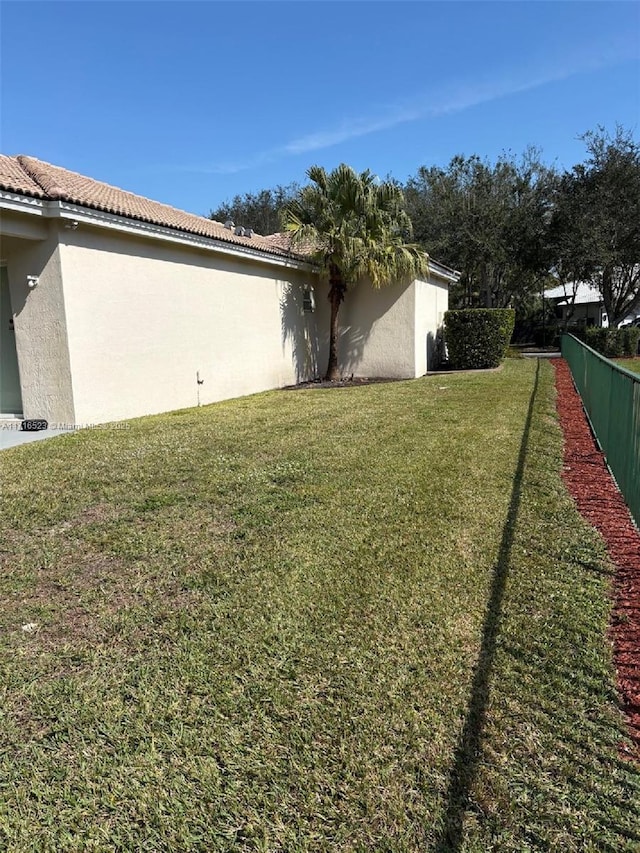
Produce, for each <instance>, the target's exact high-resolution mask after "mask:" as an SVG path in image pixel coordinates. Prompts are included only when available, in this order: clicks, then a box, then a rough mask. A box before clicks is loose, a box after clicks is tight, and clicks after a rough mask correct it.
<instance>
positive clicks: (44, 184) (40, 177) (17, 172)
mask: <svg viewBox="0 0 640 853" xmlns="http://www.w3.org/2000/svg"><path fill="white" fill-rule="evenodd" d="M0 189H3V190H9V191H12V192H18V193H23V194H24V195H29V196H35V197H37V198H45V199H50V200H54V201H64V202H68V203H70V204H77V205H80V206H82V207H88V208H93V209H94V210H101V211H104V212H106V213H112V214H116V215H118V216H124V217H126V218H128V219H134V220H137V221H139V222H149V223H152V224H154V225H161V226H164V227H166V228H173V229H175V230H177V231H184V232H187V233H189V234H198V235H200V236H202V237H208V238H210V239H213V240H220V241H221V242H224V243H232V244H236V245H238V246H246V247H248V248H251V249H257V250H258V251H262V252H266V253H268V254H271V255H279V256H292V255H295V256H297V257H300V256H301V253H300V252H295V253H294V252H291V251H290V249H289V246H288V245H285V243H284V241H281V240H277V239H272V238H271V237H262V236H260V235H259V234H254V235H253V236H252V237H244V236H241V235H237V234H235V233H234V232H233V231H231V230H229V229H228V228H225V226H224V225H223V224H222V223H220V222H215V221H213V220H211V219H207V218H205V217H204V216H196V215H195V214H193V213H186V212H185V211H183V210H178V209H177V208H175V207H171V206H170V205H168V204H161V203H160V202H158V201H152V200H151V199H148V198H144V196H139V195H135V193H130V192H126V191H125V190H121V189H118V188H117V187H112V186H110V185H109V184H105V183H102V182H101V181H95V180H93V179H92V178H87V177H85V176H84V175H79V174H78V173H77V172H70V171H69V170H68V169H63V168H61V167H60V166H53V165H51V164H50V163H45V162H43V161H42V160H37V159H36V158H35V157H27V156H24V155H20V156H18V157H7V156H5V155H0ZM273 236H274V237H280V236H284V237H286V236H287V235H273Z"/></svg>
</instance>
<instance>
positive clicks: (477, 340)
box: [444, 308, 516, 370]
mask: <svg viewBox="0 0 640 853" xmlns="http://www.w3.org/2000/svg"><path fill="white" fill-rule="evenodd" d="M515 319H516V312H515V311H514V310H513V309H512V308H467V309H464V310H462V311H447V312H446V314H445V315H444V337H445V341H446V344H447V349H448V351H449V361H450V363H451V367H453V368H456V369H457V370H473V369H482V368H488V367H497V366H498V365H499V364H500V363H501V361H502V359H503V358H504V357H505V354H506V352H507V347H508V346H509V342H510V340H511V335H512V333H513V325H514V323H515Z"/></svg>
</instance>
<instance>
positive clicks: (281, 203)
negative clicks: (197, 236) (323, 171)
mask: <svg viewBox="0 0 640 853" xmlns="http://www.w3.org/2000/svg"><path fill="white" fill-rule="evenodd" d="M299 190H300V185H299V184H297V183H295V182H293V183H290V184H286V186H282V185H278V186H276V187H274V188H273V189H264V190H259V191H258V192H254V193H243V194H242V195H236V196H234V197H233V198H232V199H230V200H228V201H225V202H223V203H222V204H221V205H219V206H218V207H217V208H216V209H215V210H212V211H211V213H210V214H209V219H214V220H216V222H227V221H228V220H229V219H230V220H231V221H232V222H234V223H235V224H236V225H243V226H244V227H246V228H253V230H254V231H255V232H256V233H257V234H275V233H276V232H277V231H281V230H282V213H283V211H284V208H285V207H286V206H287V204H288V203H289V202H290V201H291V200H292V199H293V198H295V196H296V195H297V193H298V192H299Z"/></svg>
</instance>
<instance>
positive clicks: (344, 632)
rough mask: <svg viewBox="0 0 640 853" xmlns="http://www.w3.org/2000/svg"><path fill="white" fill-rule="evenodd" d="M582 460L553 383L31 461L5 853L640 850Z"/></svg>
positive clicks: (225, 419)
mask: <svg viewBox="0 0 640 853" xmlns="http://www.w3.org/2000/svg"><path fill="white" fill-rule="evenodd" d="M561 451H562V438H561V435H560V433H559V429H558V426H557V423H556V419H555V409H554V390H553V374H552V368H551V367H550V366H549V365H548V364H546V363H541V364H540V366H538V365H537V363H536V362H535V361H531V360H528V359H522V360H508V361H507V362H506V363H505V366H504V368H503V369H502V370H501V371H500V372H497V373H490V374H469V375H452V376H445V377H443V376H435V377H430V378H427V379H423V380H416V381H412V382H402V383H391V384H387V385H371V386H366V387H360V388H345V389H333V390H309V391H294V392H290V391H289V392H272V393H268V394H263V395H257V396H254V397H251V398H245V399H241V400H237V401H231V402H226V403H222V404H218V405H215V406H210V407H206V408H202V409H197V410H189V411H185V412H179V413H175V414H172V415H166V416H161V417H154V418H145V419H141V420H138V421H134V422H132V423H131V427H130V429H128V430H126V431H124V430H118V431H98V430H94V431H84V432H81V433H78V434H76V435H72V436H66V437H63V438H60V439H53V440H51V441H47V442H36V443H34V444H30V445H28V446H25V447H22V448H17V449H14V450H11V451H5V452H4V453H3V455H2V461H3V466H2V469H3V470H2V475H3V497H4V504H3V506H4V515H3V518H2V528H1V534H2V541H3V542H4V545H3V551H4V554H3V570H2V574H1V578H0V584H1V586H0V593H1V595H2V601H3V607H2V609H1V611H0V629H1V634H0V637H1V639H0V660H1V662H2V681H1V685H2V686H1V688H0V690H1V691H2V692H1V696H0V698H1V701H0V709H2V710H1V713H2V722H1V724H0V733H1V740H0V779H1V780H2V782H1V783H0V784H1V786H2V787H1V795H0V847H2V849H6V850H7V851H20V853H24V851H38V852H39V853H41V851H56V853H57V852H58V851H79V850H91V851H103V850H104V851H112V850H122V851H129V850H136V851H178V850H180V851H182V850H185V851H186V850H189V851H212V853H213V851H287V853H289V851H330V850H333V851H362V853H364V851H373V850H375V851H389V853H403V851H420V853H423V851H428V850H431V851H434V853H435V851H439V853H444V851H478V852H479V851H488V850H504V851H526V850H554V851H555V850H563V851H624V850H629V851H630V850H636V849H638V843H639V842H640V834H639V832H638V826H639V825H640V807H639V803H640V778H639V774H638V768H637V766H635V765H633V764H632V763H630V762H628V761H624V760H622V759H621V758H619V754H618V747H619V744H620V743H622V742H624V741H625V735H624V730H623V724H622V720H621V716H620V713H619V711H618V709H617V705H616V694H615V689H614V673H613V668H612V661H611V649H610V645H609V642H608V641H607V638H606V626H607V620H608V615H609V598H608V595H609V588H610V582H611V577H610V567H609V565H608V563H607V561H606V558H605V554H604V552H603V548H602V545H601V543H600V540H599V539H598V538H597V537H596V535H595V534H594V533H593V531H592V530H591V529H590V528H588V527H587V526H586V525H585V524H584V523H583V522H582V521H581V519H580V517H579V516H578V515H577V514H576V511H575V509H574V507H573V504H572V503H571V501H570V500H569V498H568V497H567V494H566V492H565V490H564V487H563V485H562V481H561V479H560V470H561ZM23 626H29V628H30V630H24V629H23Z"/></svg>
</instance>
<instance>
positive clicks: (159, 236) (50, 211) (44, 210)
mask: <svg viewBox="0 0 640 853" xmlns="http://www.w3.org/2000/svg"><path fill="white" fill-rule="evenodd" d="M0 208H2V209H4V210H12V211H16V212H18V213H28V214H31V215H36V216H42V217H46V218H47V219H70V220H74V221H76V222H84V223H85V224H87V225H93V226H98V227H100V228H111V229H113V230H115V231H121V232H124V233H126V234H134V235H136V236H145V237H151V238H152V239H155V240H164V241H166V242H169V243H179V244H180V245H183V246H191V247H196V248H198V249H205V250H207V251H212V252H222V253H223V254H225V255H232V256H234V257H237V258H250V259H251V260H253V261H257V262H258V263H263V264H268V265H269V266H277V267H287V268H289V269H299V270H305V271H308V272H309V271H310V272H314V271H315V270H314V267H313V264H310V263H308V262H305V261H299V260H296V259H295V258H287V257H283V256H278V255H269V254H267V253H266V252H264V251H261V250H260V249H253V248H252V247H251V246H241V245H236V244H231V243H225V242H224V241H222V240H216V239H214V238H212V237H204V236H202V235H200V234H190V233H189V232H187V231H177V230H175V229H173V228H167V227H166V226H163V225H154V224H153V223H151V222H141V221H138V220H137V219H129V218H127V217H126V216H117V215H116V214H113V213H105V212H104V211H102V210H93V209H92V208H87V207H81V206H80V205H77V204H69V203H67V202H63V201H51V200H48V199H41V198H33V197H31V196H25V195H21V194H19V193H12V192H7V191H5V190H0Z"/></svg>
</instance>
